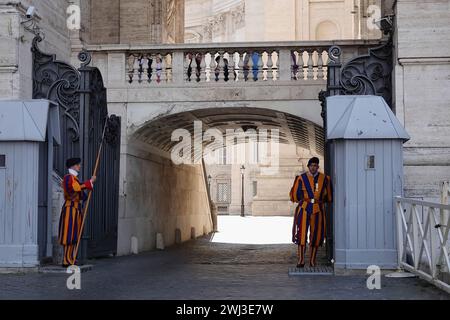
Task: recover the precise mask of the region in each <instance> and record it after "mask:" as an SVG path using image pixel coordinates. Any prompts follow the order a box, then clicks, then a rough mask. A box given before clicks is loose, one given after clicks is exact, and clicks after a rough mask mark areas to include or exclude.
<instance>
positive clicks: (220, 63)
mask: <svg viewBox="0 0 450 320" xmlns="http://www.w3.org/2000/svg"><path fill="white" fill-rule="evenodd" d="M224 54H225V52H224V51H219V55H218V56H217V59H218V60H217V61H218V69H217V73H218V75H217V77H216V79H217V80H216V81H220V82H224V80H225V70H224V69H225V61H224V58H225V57H224Z"/></svg>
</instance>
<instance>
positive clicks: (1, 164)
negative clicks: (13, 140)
mask: <svg viewBox="0 0 450 320" xmlns="http://www.w3.org/2000/svg"><path fill="white" fill-rule="evenodd" d="M5 167H6V155H4V154H0V168H5Z"/></svg>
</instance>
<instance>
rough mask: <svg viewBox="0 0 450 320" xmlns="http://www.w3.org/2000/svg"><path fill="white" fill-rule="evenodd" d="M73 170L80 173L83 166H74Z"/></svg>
mask: <svg viewBox="0 0 450 320" xmlns="http://www.w3.org/2000/svg"><path fill="white" fill-rule="evenodd" d="M72 169H73V170H75V171H77V172H80V170H81V164H76V165H74V166H73V167H72Z"/></svg>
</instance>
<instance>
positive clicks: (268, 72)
mask: <svg viewBox="0 0 450 320" xmlns="http://www.w3.org/2000/svg"><path fill="white" fill-rule="evenodd" d="M272 54H273V52H271V51H267V70H266V81H270V80H273V79H274V78H273V71H272V70H273V60H272Z"/></svg>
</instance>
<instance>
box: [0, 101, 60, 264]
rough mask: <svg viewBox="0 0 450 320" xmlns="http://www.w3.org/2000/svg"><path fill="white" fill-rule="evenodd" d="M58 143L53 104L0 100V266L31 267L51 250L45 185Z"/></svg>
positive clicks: (57, 129) (46, 188)
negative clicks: (54, 149)
mask: <svg viewBox="0 0 450 320" xmlns="http://www.w3.org/2000/svg"><path fill="white" fill-rule="evenodd" d="M59 143H60V127H59V111H58V106H57V105H56V104H54V103H53V102H51V101H48V100H40V99H36V100H26V101H0V226H1V227H0V268H30V267H37V266H38V265H39V263H40V259H41V258H42V257H44V256H46V255H48V253H49V252H50V251H51V247H49V246H48V244H51V242H49V241H48V240H49V239H48V238H49V237H50V236H51V232H48V230H51V223H52V220H51V199H52V198H51V196H52V194H51V192H49V190H51V172H52V170H53V148H54V146H55V145H58V144H59ZM49 173H50V174H49ZM50 239H51V238H50Z"/></svg>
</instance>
